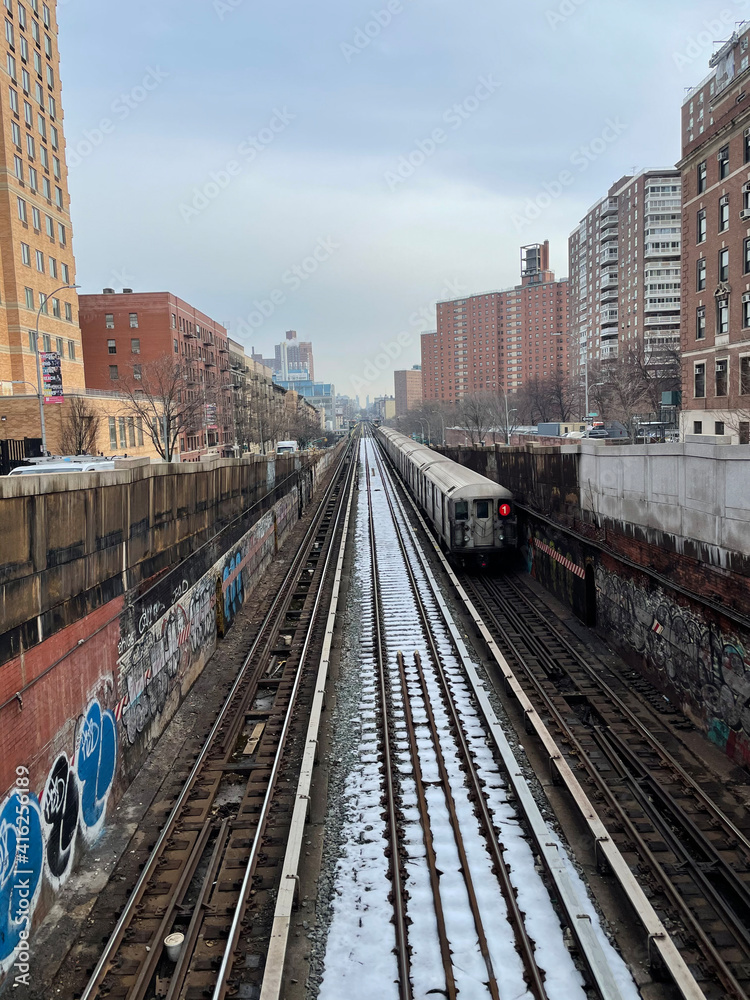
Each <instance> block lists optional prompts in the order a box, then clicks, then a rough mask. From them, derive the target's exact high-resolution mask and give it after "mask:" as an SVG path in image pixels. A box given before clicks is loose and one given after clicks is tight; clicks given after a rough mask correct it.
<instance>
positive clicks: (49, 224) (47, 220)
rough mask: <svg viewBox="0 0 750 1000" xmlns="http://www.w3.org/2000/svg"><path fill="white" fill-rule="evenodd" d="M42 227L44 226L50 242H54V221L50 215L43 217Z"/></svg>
mask: <svg viewBox="0 0 750 1000" xmlns="http://www.w3.org/2000/svg"><path fill="white" fill-rule="evenodd" d="M44 225H45V228H46V230H47V236H49V238H50V239H51V240H54V238H55V220H54V219H53V218H52V216H51V215H45V217H44ZM35 228H36V227H35Z"/></svg>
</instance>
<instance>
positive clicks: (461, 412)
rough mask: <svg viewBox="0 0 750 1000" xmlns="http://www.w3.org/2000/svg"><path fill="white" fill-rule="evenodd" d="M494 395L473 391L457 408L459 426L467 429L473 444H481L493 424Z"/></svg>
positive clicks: (464, 429)
mask: <svg viewBox="0 0 750 1000" xmlns="http://www.w3.org/2000/svg"><path fill="white" fill-rule="evenodd" d="M493 409H494V403H493V397H492V394H491V393H486V392H472V393H469V395H467V396H464V398H463V399H462V400H461V402H460V403H459V404H458V406H457V408H456V415H457V418H458V426H459V427H460V428H461V430H463V431H466V433H467V434H468V435H469V438H470V439H471V443H472V444H473V445H476V444H481V443H482V442H483V441H484V440H485V438H486V437H487V432H488V431H489V429H490V426H491V425H492V417H493Z"/></svg>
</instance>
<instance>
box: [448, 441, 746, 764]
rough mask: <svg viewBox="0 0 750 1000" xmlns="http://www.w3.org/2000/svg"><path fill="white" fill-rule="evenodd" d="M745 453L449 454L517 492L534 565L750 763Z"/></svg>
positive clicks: (588, 450) (526, 556) (686, 449)
mask: <svg viewBox="0 0 750 1000" xmlns="http://www.w3.org/2000/svg"><path fill="white" fill-rule="evenodd" d="M747 451H748V449H742V448H731V449H730V448H717V447H713V446H706V445H661V446H638V447H635V448H630V447H629V448H627V449H619V448H618V449H616V450H615V449H611V448H610V449H605V448H602V447H601V446H596V445H594V444H592V443H590V442H585V443H584V444H583V446H582V447H576V446H573V447H564V448H555V449H550V448H535V447H533V446H531V447H529V446H526V447H524V448H509V449H508V448H484V449H464V448H457V449H448V450H447V453H448V454H449V456H450V457H451V458H453V459H454V460H455V461H459V462H460V463H461V464H464V465H467V466H469V467H471V468H473V469H475V470H476V471H477V472H480V473H481V474H483V475H486V476H487V477H488V478H490V479H493V480H495V481H498V482H501V483H503V485H505V486H508V487H509V488H510V489H512V490H513V491H514V492H515V493H516V496H517V498H518V500H519V503H521V504H522V505H523V509H522V510H521V521H522V528H521V533H520V534H521V538H522V556H523V561H524V564H525V567H526V570H527V571H528V572H529V573H531V574H532V575H533V576H534V577H535V578H536V579H538V580H539V581H540V582H541V583H542V584H543V585H544V586H545V587H546V588H547V589H548V590H549V591H550V592H551V593H553V594H554V595H555V596H556V597H557V598H558V599H559V600H561V601H562V602H563V603H565V604H566V605H567V606H568V607H570V608H571V609H572V610H573V611H574V612H575V614H576V615H577V616H578V617H579V618H580V619H581V621H583V622H584V623H586V624H589V625H591V626H592V627H596V629H597V630H598V631H599V632H600V633H601V635H602V636H603V637H604V638H605V639H606V640H607V641H608V643H610V644H611V645H612V646H613V647H614V648H616V649H617V650H618V652H619V653H620V654H621V656H622V657H623V659H624V660H625V661H626V662H627V663H628V664H629V665H630V666H632V667H634V668H635V669H637V670H638V671H639V672H640V673H641V674H642V675H643V676H645V677H646V678H647V679H648V680H649V681H650V682H651V683H652V684H653V685H654V687H656V688H657V690H659V691H660V692H662V693H663V695H664V696H665V697H666V698H668V699H669V701H670V702H671V703H672V704H673V705H676V706H679V708H680V709H681V711H682V712H683V713H684V715H685V716H686V717H687V718H688V719H690V720H691V721H692V722H693V723H694V724H695V725H696V726H697V727H698V728H699V729H701V730H702V731H703V732H704V733H705V734H706V735H707V736H708V738H709V739H710V740H712V741H713V742H714V743H715V744H716V745H717V746H719V747H720V748H721V749H723V750H724V751H725V752H726V753H727V755H728V756H729V757H730V758H731V759H732V760H733V761H735V762H736V763H738V764H740V765H742V766H743V767H745V768H748V769H750V558H749V557H750V523H749V522H750V480H748V476H750V462H748V460H747V459H748V455H747Z"/></svg>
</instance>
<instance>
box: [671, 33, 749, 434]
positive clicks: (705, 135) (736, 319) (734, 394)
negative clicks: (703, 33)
mask: <svg viewBox="0 0 750 1000" xmlns="http://www.w3.org/2000/svg"><path fill="white" fill-rule="evenodd" d="M710 65H711V73H710V75H709V76H708V77H707V78H706V79H705V80H704V81H703V82H702V83H700V84H699V85H698V86H697V87H695V88H694V89H693V90H692V91H690V92H689V93H688V95H687V97H686V98H685V102H684V104H683V106H682V160H681V161H680V163H679V167H680V169H681V171H682V191H683V204H684V211H683V233H684V254H683V265H684V273H685V282H684V287H683V298H682V301H683V323H682V359H683V368H682V375H683V393H682V405H683V412H682V432H683V435H691V434H703V435H706V434H707V435H728V436H729V439H730V440H731V442H732V443H734V444H738V443H739V444H750V100H748V98H749V97H750V25H748V24H744V25H742V27H741V28H740V30H739V31H738V32H735V33H734V34H733V35H732V37H731V39H730V40H729V41H728V42H727V43H726V44H725V45H724V46H723V47H722V48H721V49H720V50H719V51H718V52H717V53H716V54H715V55H714V57H713V58H712V59H711V63H710Z"/></svg>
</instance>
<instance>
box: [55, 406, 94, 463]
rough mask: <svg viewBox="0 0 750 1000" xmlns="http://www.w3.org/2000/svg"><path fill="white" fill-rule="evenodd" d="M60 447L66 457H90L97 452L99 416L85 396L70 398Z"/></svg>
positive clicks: (66, 408)
mask: <svg viewBox="0 0 750 1000" xmlns="http://www.w3.org/2000/svg"><path fill="white" fill-rule="evenodd" d="M65 404H66V406H65V410H66V412H65V419H64V421H63V425H62V431H61V437H60V445H61V447H62V451H63V454H64V455H90V454H92V452H94V451H95V450H96V436H97V434H98V432H99V415H98V414H97V413H96V412H95V411H94V410H93V409H92V407H91V404H90V403H89V401H88V399H86V397H85V396H68V397H67V398H66V400H65Z"/></svg>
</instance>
